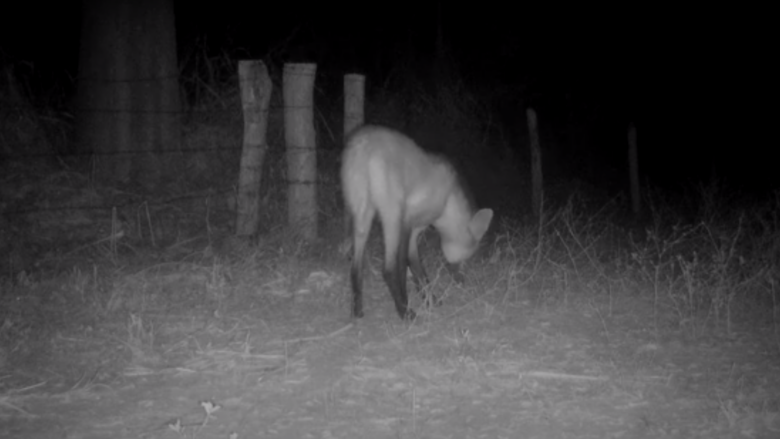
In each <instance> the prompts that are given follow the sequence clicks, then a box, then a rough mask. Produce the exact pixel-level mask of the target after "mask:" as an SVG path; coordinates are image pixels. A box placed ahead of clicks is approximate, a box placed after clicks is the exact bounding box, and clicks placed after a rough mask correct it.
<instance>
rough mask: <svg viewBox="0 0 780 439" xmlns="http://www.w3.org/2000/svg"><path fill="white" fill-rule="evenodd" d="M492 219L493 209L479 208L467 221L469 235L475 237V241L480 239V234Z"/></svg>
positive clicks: (481, 234)
mask: <svg viewBox="0 0 780 439" xmlns="http://www.w3.org/2000/svg"><path fill="white" fill-rule="evenodd" d="M492 219H493V209H480V210H479V211H477V213H475V214H474V216H473V217H472V218H471V222H470V223H469V230H470V231H471V235H472V236H474V238H476V240H477V241H479V240H481V239H482V236H483V235H484V234H485V232H487V229H488V227H490V221H491V220H492Z"/></svg>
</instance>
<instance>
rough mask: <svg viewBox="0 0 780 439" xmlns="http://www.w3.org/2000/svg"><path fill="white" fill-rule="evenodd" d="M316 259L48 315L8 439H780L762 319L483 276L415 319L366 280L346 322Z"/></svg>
mask: <svg viewBox="0 0 780 439" xmlns="http://www.w3.org/2000/svg"><path fill="white" fill-rule="evenodd" d="M325 265H327V264H325ZM325 265H323V266H325ZM323 266H319V267H318V266H316V264H310V263H309V264H305V263H299V264H292V265H286V267H287V268H286V271H284V270H281V269H278V268H272V267H266V268H265V269H262V270H260V269H258V270H256V271H253V270H249V269H243V270H238V269H236V267H232V268H231V269H227V268H226V267H225V266H214V267H212V268H203V267H201V266H197V265H194V264H193V265H175V266H170V267H163V266H157V267H154V269H151V268H147V269H144V270H136V271H135V272H134V273H125V274H122V275H118V276H115V278H114V279H115V280H114V281H113V282H112V283H110V285H104V286H103V288H102V291H103V292H102V294H104V295H106V294H107V295H110V299H109V300H107V301H105V302H104V303H106V305H105V312H106V314H105V315H106V316H116V315H121V316H123V317H122V318H116V317H110V318H102V319H99V318H97V317H95V318H94V321H91V320H92V316H84V315H79V316H74V315H73V314H70V315H69V316H65V317H63V320H65V321H63V322H48V324H44V323H45V322H39V324H38V326H36V327H48V328H54V329H51V330H50V331H49V332H48V333H47V335H46V337H39V338H36V339H37V340H39V342H38V343H39V344H38V345H35V344H31V345H30V346H19V347H17V348H15V349H14V350H12V351H9V350H6V351H5V352H2V358H1V360H2V362H3V363H2V366H3V370H4V372H3V376H2V377H0V379H1V380H2V381H0V384H2V394H1V395H2V396H0V437H3V438H31V439H32V438H52V439H53V438H57V439H61V438H68V439H77V438H78V439H87V438H89V439H92V438H95V439H97V438H148V439H152V438H161V439H163V438H226V439H227V438H323V439H325V438H432V439H433V438H544V439H552V438H721V437H722V438H772V437H780V408H779V407H778V401H780V355H779V354H778V351H779V350H778V334H777V331H776V328H774V327H772V325H771V324H769V325H766V324H757V323H756V322H748V321H743V322H742V323H741V324H736V325H734V327H733V328H732V329H731V331H729V333H726V332H725V331H722V330H716V329H714V330H710V329H705V328H699V329H698V330H695V329H690V328H686V327H681V326H680V321H678V320H675V319H673V318H672V313H671V311H669V313H668V315H667V314H664V313H663V308H660V309H661V311H662V312H661V313H659V311H658V310H659V308H655V307H654V306H653V304H652V302H651V301H650V300H649V299H648V298H647V297H646V295H643V294H639V293H637V292H629V291H609V292H607V291H604V292H602V293H593V292H592V291H589V292H582V293H579V292H577V291H569V292H567V293H566V294H557V295H544V294H538V293H535V292H534V291H532V290H530V289H529V290H528V291H523V290H522V289H520V290H518V291H510V290H509V289H507V288H506V285H504V287H502V286H501V285H502V283H501V282H499V281H497V280H496V279H492V278H491V276H492V275H491V274H490V273H488V272H487V271H486V272H485V273H483V274H481V275H476V274H472V275H470V284H469V285H468V286H466V287H464V288H463V289H461V288H460V287H458V286H455V285H452V284H450V283H449V281H448V280H445V279H441V280H439V281H438V282H437V287H438V288H439V290H440V291H441V292H443V293H444V305H443V306H441V307H438V308H435V309H433V310H430V311H427V312H426V310H425V309H423V308H421V306H422V305H421V303H420V302H421V301H420V300H419V298H417V297H415V298H414V301H413V306H415V307H418V310H420V311H419V312H420V314H421V316H420V317H419V318H418V320H417V321H415V322H414V323H412V324H407V323H404V322H402V321H401V320H400V319H398V317H397V315H396V314H395V311H394V308H393V306H392V301H391V299H390V296H389V293H388V292H387V289H386V287H385V285H384V284H383V283H382V282H381V277H379V276H377V273H376V272H374V274H373V275H371V276H368V278H369V279H368V280H367V284H368V285H367V286H368V288H367V296H368V297H367V299H366V316H365V318H363V319H361V320H359V321H353V320H351V319H350V318H349V314H348V312H349V311H348V310H349V305H348V293H347V291H348V287H349V285H348V283H347V282H346V281H345V276H344V275H345V273H346V270H345V269H344V266H343V264H342V265H341V268H340V269H335V268H334V269H330V268H328V269H323V268H322V267H323ZM475 270H478V269H475ZM128 271H129V270H128ZM291 273H292V274H291ZM91 278H92V277H91V274H89V273H87V274H82V273H78V272H73V273H71V274H70V275H69V277H68V278H67V279H64V280H63V279H58V280H56V279H55V280H51V281H37V283H32V282H30V285H31V286H30V289H31V290H37V291H43V290H45V291H48V292H49V293H48V294H38V295H35V294H30V295H28V296H25V297H15V298H14V299H13V301H11V299H8V300H7V301H6V303H5V306H6V311H5V312H6V315H7V316H10V317H6V322H5V323H4V325H6V327H7V328H8V325H12V324H14V321H13V318H14V317H16V318H18V319H19V320H18V321H25V322H35V321H36V319H45V318H51V317H48V316H50V315H51V314H47V313H46V311H45V310H51V309H52V307H56V306H58V304H64V303H68V300H71V299H69V298H72V297H74V295H77V294H85V293H84V291H85V289H79V288H78V285H80V284H86V283H87V280H88V279H91ZM415 296H416V295H415ZM32 300H36V303H32V304H31V303H28V302H29V301H32ZM117 310H130V311H128V312H119V311H117ZM9 319H10V320H9ZM68 321H70V324H69V323H68ZM75 322H77V323H75ZM682 323H685V322H682ZM17 325H18V323H17ZM29 325H30V327H33V326H34V325H35V323H30V324H29ZM6 332H7V331H6ZM19 335H20V337H21V336H22V335H23V334H22V333H21V332H20V333H19ZM28 340H33V338H32V337H30V338H29V339H28ZM31 343H32V342H31Z"/></svg>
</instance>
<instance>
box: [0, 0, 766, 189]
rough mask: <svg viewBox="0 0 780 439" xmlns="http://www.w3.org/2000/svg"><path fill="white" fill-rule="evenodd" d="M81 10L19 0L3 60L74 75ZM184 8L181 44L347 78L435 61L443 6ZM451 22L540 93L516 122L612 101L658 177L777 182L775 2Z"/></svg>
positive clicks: (463, 40) (456, 44)
mask: <svg viewBox="0 0 780 439" xmlns="http://www.w3.org/2000/svg"><path fill="white" fill-rule="evenodd" d="M78 4H79V2H77V1H62V2H53V1H49V2H36V1H34V0H32V1H28V2H24V3H21V4H19V3H17V4H15V5H14V6H13V8H14V9H13V10H10V11H6V13H4V14H2V19H1V20H2V30H1V31H0V32H2V34H0V35H1V38H2V39H0V48H2V50H3V53H2V55H3V56H4V57H5V58H6V59H7V60H10V61H13V62H19V61H26V62H29V63H28V65H31V66H34V68H35V70H36V74H37V75H39V76H41V77H49V76H57V75H62V74H63V73H64V72H68V73H69V74H71V75H74V74H75V73H76V72H75V70H76V65H77V59H76V56H77V53H78V52H77V44H78V33H79V21H80V20H79V14H80V11H79V9H78ZM176 14H177V17H176V20H177V30H178V37H179V41H178V44H179V46H180V49H184V48H186V47H187V45H191V44H192V43H193V41H194V40H195V39H196V38H200V39H201V41H203V38H204V37H206V39H207V40H208V42H209V44H210V45H211V46H212V47H213V48H214V49H215V50H224V51H227V52H229V53H237V54H238V53H240V54H243V55H244V56H249V57H258V58H262V57H264V56H266V55H267V53H268V50H269V49H271V48H278V47H280V45H282V44H283V43H284V44H288V45H290V46H297V47H300V48H303V49H302V50H303V53H305V54H307V55H311V56H313V57H315V58H317V59H316V60H317V61H318V62H320V63H322V64H321V65H320V67H319V69H321V70H322V71H326V70H328V69H331V70H332V71H334V72H338V71H343V70H345V69H352V68H353V67H354V66H355V64H358V65H359V64H360V63H361V61H367V60H369V59H372V60H373V59H375V58H377V57H379V58H381V59H385V60H390V62H392V60H393V59H394V54H393V51H398V50H408V49H409V47H413V48H414V51H415V52H416V53H417V54H418V56H420V57H422V58H425V57H426V56H427V55H431V56H432V54H433V53H434V52H433V51H434V47H435V45H434V44H435V37H436V29H437V18H438V6H437V3H436V2H431V1H418V2H412V1H396V2H385V3H376V2H373V3H367V2H360V3H358V2H340V3H338V4H336V5H333V4H328V2H312V5H306V4H301V3H300V2H289V3H286V4H285V2H271V3H268V2H265V3H264V2H238V1H232V0H225V1H220V2H187V1H177V2H176ZM441 17H442V25H443V27H442V29H443V32H444V37H445V40H446V43H447V47H448V48H449V50H450V51H451V54H452V56H453V58H454V59H455V60H456V61H457V63H458V65H459V67H460V69H461V73H462V74H463V75H464V77H466V78H467V79H468V80H469V81H471V82H472V83H473V84H475V85H476V86H477V87H479V88H480V89H485V87H491V86H494V87H502V88H509V89H513V88H515V89H518V88H521V89H522V88H524V89H526V90H529V89H530V90H531V91H532V92H533V93H530V92H528V93H526V95H525V96H526V102H519V103H518V108H516V111H517V112H518V114H517V118H518V119H519V120H521V118H522V108H523V106H524V105H531V104H533V105H538V106H539V107H540V108H542V109H545V110H547V111H550V112H551V114H552V113H554V112H555V111H556V109H559V108H560V105H559V103H560V102H562V101H561V99H564V100H565V99H567V97H570V96H572V95H575V96H577V97H578V99H580V100H583V101H588V100H590V101H593V102H600V103H601V104H602V105H607V106H609V107H610V109H609V111H607V114H612V115H613V116H614V118H615V120H620V119H621V118H622V119H631V120H634V121H636V122H637V124H638V126H639V127H640V128H639V129H640V148H642V147H644V148H643V149H642V153H643V156H644V157H645V158H646V159H649V161H650V162H651V163H652V164H653V167H654V168H655V169H656V173H660V174H663V172H664V171H658V170H657V169H658V168H659V167H666V168H667V169H668V174H669V175H673V176H674V177H673V178H681V177H684V176H685V175H686V173H687V172H688V170H690V174H692V175H693V174H696V175H698V174H702V175H704V174H708V173H709V169H710V167H711V165H712V164H715V165H716V167H717V168H718V170H719V171H720V173H721V174H722V175H729V176H733V177H734V178H736V179H737V180H742V181H746V182H748V181H749V182H750V183H751V184H753V185H757V186H764V187H770V186H775V185H776V184H777V183H778V182H780V178H777V177H776V174H778V173H777V172H776V171H775V170H774V168H775V161H776V160H775V159H774V155H773V154H774V150H775V149H777V146H776V144H777V143H778V142H777V140H776V134H775V133H774V125H775V123H776V122H775V120H776V117H775V115H776V113H777V111H776V110H775V108H776V107H777V104H776V99H777V97H778V96H777V86H776V85H775V82H776V81H777V78H778V75H777V73H778V68H777V67H775V65H774V64H776V61H775V60H776V59H777V57H778V56H777V52H778V50H777V43H775V42H774V41H775V40H777V35H776V34H777V33H778V32H777V31H776V30H775V29H776V28H777V26H776V24H775V23H771V22H770V21H771V19H772V17H773V14H771V13H770V11H769V9H768V7H767V8H766V9H763V10H762V9H758V8H754V9H750V6H741V5H737V6H735V5H731V6H729V8H726V7H722V8H718V7H717V6H713V5H711V4H708V5H706V6H704V5H699V6H679V5H677V6H675V7H674V8H672V7H666V6H664V5H658V4H650V5H649V6H646V7H640V6H632V7H630V8H626V7H622V8H615V7H614V6H612V7H601V8H598V7H593V6H592V5H587V6H578V7H576V8H574V9H572V8H571V7H570V6H563V5H561V6H557V5H553V6H545V7H540V6H537V5H535V4H522V3H504V2H491V1H483V2H461V3H454V2H453V3H450V4H446V2H445V4H444V5H443V6H442V9H441ZM365 64H366V65H365V66H364V70H366V71H367V73H368V74H369V75H370V76H369V79H371V78H372V77H374V78H375V77H376V76H377V75H379V74H380V73H379V72H375V71H371V68H374V69H376V68H377V66H379V68H381V67H382V64H377V63H374V62H366V63H365ZM534 93H535V96H537V98H535V99H537V100H536V101H533V99H531V97H530V96H531V95H532V94H534ZM545 107H550V108H545ZM510 108H511V106H510ZM540 111H543V110H540ZM512 117H514V116H512V115H509V116H508V119H510V120H511V118H512ZM505 120H506V119H505ZM620 123H623V121H622V120H620Z"/></svg>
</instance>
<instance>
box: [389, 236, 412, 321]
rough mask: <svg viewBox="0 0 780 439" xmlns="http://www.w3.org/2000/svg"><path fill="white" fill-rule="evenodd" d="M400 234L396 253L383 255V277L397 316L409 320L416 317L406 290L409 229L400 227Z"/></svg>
mask: <svg viewBox="0 0 780 439" xmlns="http://www.w3.org/2000/svg"><path fill="white" fill-rule="evenodd" d="M400 235H401V236H399V237H398V241H397V243H398V247H397V248H396V253H395V254H390V255H388V254H386V255H385V272H384V278H385V282H386V283H387V286H388V288H389V289H390V294H392V295H393V301H394V302H395V310H396V311H397V312H398V316H399V317H401V318H402V319H404V320H410V321H411V320H414V319H415V318H416V317H417V314H416V313H415V312H414V311H413V310H411V309H409V296H408V294H407V292H406V270H407V267H408V266H409V263H408V250H409V236H410V230H409V229H408V228H406V227H402V230H401V231H400ZM385 245H386V246H387V245H389V244H388V241H385ZM391 253H392V252H391Z"/></svg>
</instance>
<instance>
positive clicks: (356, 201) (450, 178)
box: [341, 125, 456, 226]
mask: <svg viewBox="0 0 780 439" xmlns="http://www.w3.org/2000/svg"><path fill="white" fill-rule="evenodd" d="M341 178H342V184H343V187H344V188H346V191H345V195H346V201H347V203H348V204H349V205H350V206H351V208H352V209H353V211H360V210H361V208H363V207H366V206H365V203H371V204H372V205H373V207H375V208H377V209H380V210H381V208H382V207H383V206H389V205H396V206H402V205H403V206H404V212H405V215H406V218H405V220H406V221H407V222H408V223H412V225H415V226H416V225H423V224H426V223H427V224H430V223H431V222H433V221H434V220H435V219H436V217H437V216H438V215H439V214H440V213H441V210H442V209H443V207H444V203H445V202H446V199H447V197H448V196H449V195H450V193H451V192H452V191H453V190H454V188H455V185H456V177H455V173H454V171H453V169H452V167H451V165H450V164H449V163H448V162H447V161H446V160H444V159H442V158H440V157H438V156H436V155H432V154H429V153H426V152H425V151H423V150H422V149H421V148H420V147H419V146H417V144H415V142H414V141H413V140H412V139H410V138H409V137H407V136H406V135H404V134H402V133H400V132H398V131H395V130H391V129H388V128H383V127H377V126H372V125H367V126H364V127H361V128H359V129H358V130H356V131H355V132H354V133H353V134H352V135H351V136H350V138H349V140H348V141H347V147H346V150H345V151H344V155H343V165H342V175H341Z"/></svg>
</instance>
